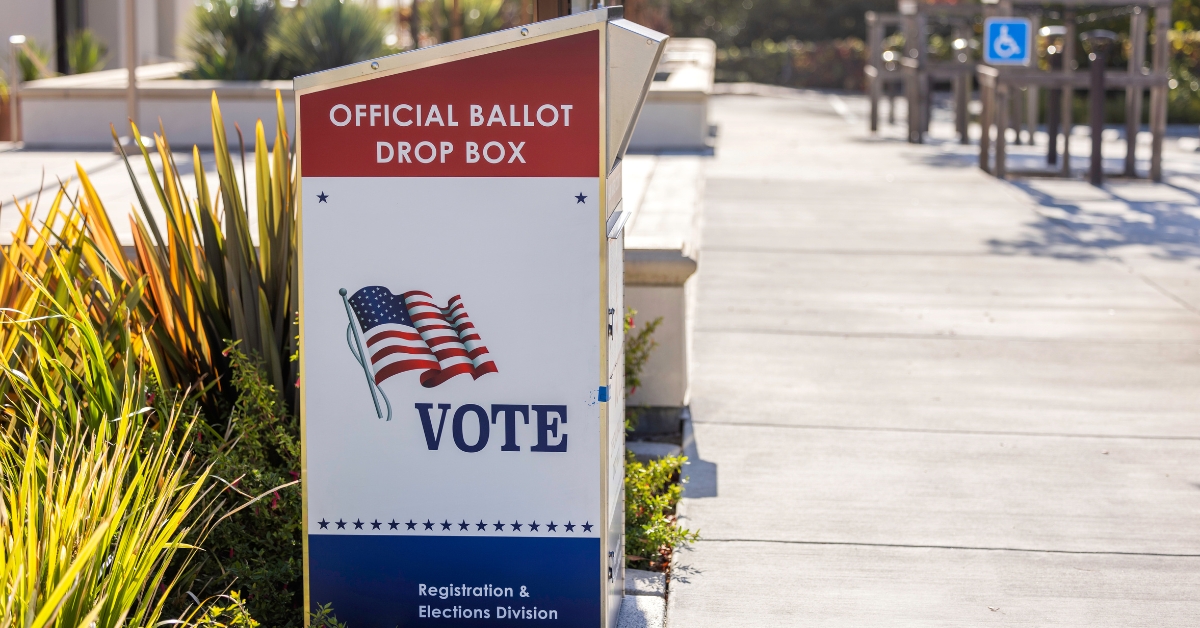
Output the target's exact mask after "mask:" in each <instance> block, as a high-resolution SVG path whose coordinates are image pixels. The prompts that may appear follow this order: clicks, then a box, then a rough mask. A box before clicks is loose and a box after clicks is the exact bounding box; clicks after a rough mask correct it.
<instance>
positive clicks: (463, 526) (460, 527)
mask: <svg viewBox="0 0 1200 628" xmlns="http://www.w3.org/2000/svg"><path fill="white" fill-rule="evenodd" d="M470 527H471V524H469V523H467V520H466V519H463V521H462V523H460V524H458V530H459V531H460V532H461V531H463V530H466V529H467V528H470Z"/></svg>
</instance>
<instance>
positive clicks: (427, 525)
mask: <svg viewBox="0 0 1200 628" xmlns="http://www.w3.org/2000/svg"><path fill="white" fill-rule="evenodd" d="M421 525H423V526H425V529H426V530H432V529H433V522H432V521H430V520H428V519H426V520H425V523H423V524H421Z"/></svg>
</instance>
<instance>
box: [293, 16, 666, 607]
mask: <svg viewBox="0 0 1200 628" xmlns="http://www.w3.org/2000/svg"><path fill="white" fill-rule="evenodd" d="M664 39H665V36H663V35H661V34H659V33H655V32H653V31H649V30H647V29H644V28H641V27H639V26H636V25H634V24H631V23H629V22H627V21H625V20H622V19H620V12H619V10H611V9H601V10H598V11H591V12H587V13H582V14H578V15H574V16H569V17H565V18H560V19H557V20H551V21H547V22H541V23H537V24H532V25H529V26H526V27H523V28H519V29H512V30H509V31H502V32H498V33H493V34H489V35H484V36H481V37H476V38H472V39H467V40H461V41H458V42H453V43H450V44H444V45H441V46H436V47H433V48H428V49H423V50H418V51H414V52H410V53H405V54H402V55H396V56H393V57H387V58H383V59H378V60H376V61H372V62H365V63H361V64H357V65H354V66H347V67H344V68H338V69H336V70H331V71H328V72H323V73H319V74H314V75H309V76H306V77H301V78H299V79H297V80H296V94H297V111H298V125H299V127H298V136H299V151H300V153H299V155H300V157H299V159H300V168H301V177H302V179H301V197H302V199H303V200H302V207H301V214H300V216H301V218H300V225H301V227H300V251H301V255H300V264H301V266H300V278H301V279H300V282H301V286H300V307H301V311H300V328H301V332H300V333H301V357H302V374H301V400H302V401H301V415H302V421H303V428H302V431H303V438H304V465H305V468H304V478H303V479H304V482H303V485H304V491H305V493H304V495H305V499H304V524H305V543H306V546H305V587H306V598H307V600H306V602H307V604H308V605H309V608H312V609H315V608H317V607H319V606H323V605H326V604H329V605H331V606H332V608H333V611H334V613H335V614H336V615H337V617H338V618H339V619H340V620H341V621H345V622H348V623H349V625H350V626H352V627H353V628H374V627H379V628H393V627H394V626H422V625H438V626H447V625H461V626H468V625H469V626H476V625H478V626H485V625H487V626H491V625H496V626H505V625H525V624H527V623H528V622H530V621H535V622H537V623H542V624H546V625H555V626H589V627H591V626H603V625H613V624H614V623H615V618H616V613H617V610H618V607H619V603H620V595H621V590H622V579H623V573H622V571H623V570H622V565H623V562H624V561H623V558H624V549H623V547H622V531H623V526H624V523H623V514H624V513H623V495H622V489H623V459H624V458H623V451H624V441H623V412H624V400H623V398H622V389H623V373H622V371H621V367H622V361H623V357H622V354H621V347H622V342H621V341H622V333H621V331H622V330H621V325H620V323H621V312H622V308H623V303H622V296H621V293H622V290H623V288H622V280H621V271H622V267H621V255H622V253H621V251H622V239H621V234H620V225H621V216H622V211H621V209H620V172H621V167H620V157H621V153H622V152H623V150H624V147H625V145H626V144H627V142H628V137H629V134H630V132H631V131H632V127H633V124H634V123H635V121H636V117H637V111H638V110H639V109H640V106H641V102H642V99H643V98H644V95H645V92H646V90H647V88H648V85H649V82H650V80H651V77H652V76H653V72H654V67H655V65H656V64H657V61H658V58H659V56H660V54H661V48H662V44H663V41H664ZM610 236H611V237H610Z"/></svg>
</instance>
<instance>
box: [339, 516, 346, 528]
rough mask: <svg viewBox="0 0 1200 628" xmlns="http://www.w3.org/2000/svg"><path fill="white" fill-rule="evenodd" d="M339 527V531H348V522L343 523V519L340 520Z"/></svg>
mask: <svg viewBox="0 0 1200 628" xmlns="http://www.w3.org/2000/svg"><path fill="white" fill-rule="evenodd" d="M337 527H338V529H339V530H345V529H346V522H345V521H342V520H341V519H338V520H337Z"/></svg>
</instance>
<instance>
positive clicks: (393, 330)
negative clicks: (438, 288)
mask: <svg viewBox="0 0 1200 628" xmlns="http://www.w3.org/2000/svg"><path fill="white" fill-rule="evenodd" d="M402 296H403V297H404V304H405V307H406V308H407V309H408V315H409V318H410V319H411V320H412V322H413V327H415V328H416V333H414V332H413V331H412V329H413V328H410V327H406V326H403V325H381V326H379V327H378V328H376V329H373V330H372V333H371V335H370V336H369V337H368V338H367V341H366V342H367V350H368V351H369V352H370V354H371V364H372V366H373V367H374V370H375V382H376V383H381V382H383V380H385V379H387V378H389V377H391V376H393V375H396V374H399V373H403V372H405V371H412V370H422V371H424V372H423V373H421V377H420V380H421V385H422V386H425V387H426V388H432V387H434V386H437V385H438V384H441V383H442V382H444V381H446V380H448V379H450V378H451V377H454V376H456V375H470V376H471V377H472V378H475V379H478V378H479V377H480V376H482V375H483V374H485V373H495V372H497V370H496V363H495V362H493V361H492V358H491V355H490V354H489V353H488V350H487V347H486V346H484V345H483V342H482V340H481V339H480V337H479V333H478V332H477V331H476V330H475V325H474V324H472V323H471V319H470V318H469V317H468V316H467V310H466V308H464V307H463V303H462V298H461V297H460V296H458V295H455V296H454V297H452V298H451V299H450V301H449V302H448V303H447V304H446V307H444V308H443V307H439V306H438V305H437V304H436V303H434V302H433V297H432V296H431V295H430V294H429V293H427V292H420V291H412V292H405V293H404V294H403V295H402Z"/></svg>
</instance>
